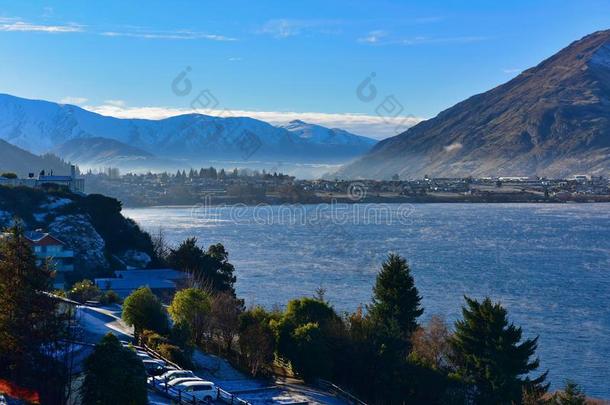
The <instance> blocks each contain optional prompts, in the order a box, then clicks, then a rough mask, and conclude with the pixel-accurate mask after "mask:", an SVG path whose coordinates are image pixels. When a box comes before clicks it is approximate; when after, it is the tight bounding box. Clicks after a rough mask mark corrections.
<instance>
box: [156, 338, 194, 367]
mask: <svg viewBox="0 0 610 405" xmlns="http://www.w3.org/2000/svg"><path fill="white" fill-rule="evenodd" d="M156 351H157V353H159V354H160V355H161V356H162V357H164V358H166V359H167V360H169V361H171V362H172V363H176V364H178V365H179V366H180V367H184V368H192V366H193V363H192V362H191V359H190V357H189V356H188V355H186V354H185V353H184V351H183V350H182V349H181V348H179V347H178V346H176V345H172V344H169V343H161V344H160V345H159V346H158V347H157V349H156Z"/></svg>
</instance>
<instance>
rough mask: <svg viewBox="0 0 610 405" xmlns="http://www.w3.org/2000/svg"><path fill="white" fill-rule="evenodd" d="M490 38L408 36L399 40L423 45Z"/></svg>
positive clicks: (469, 41)
mask: <svg viewBox="0 0 610 405" xmlns="http://www.w3.org/2000/svg"><path fill="white" fill-rule="evenodd" d="M487 39H489V38H487V37H482V36H455V37H436V38H435V37H415V38H406V39H401V40H399V41H398V43H399V44H402V45H422V44H449V43H455V44H468V43H471V42H480V41H485V40H487Z"/></svg>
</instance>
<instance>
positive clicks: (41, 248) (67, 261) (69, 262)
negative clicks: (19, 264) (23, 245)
mask: <svg viewBox="0 0 610 405" xmlns="http://www.w3.org/2000/svg"><path fill="white" fill-rule="evenodd" d="M24 236H25V238H26V240H27V241H28V243H29V244H30V246H31V247H32V251H33V252H34V256H36V264H37V265H39V266H40V265H41V264H42V263H43V262H44V261H45V260H49V261H50V262H51V264H52V265H53V268H54V270H55V271H56V274H55V280H54V282H53V287H55V288H60V289H61V288H64V283H65V280H64V275H65V273H66V272H69V271H73V270H74V251H73V250H71V249H69V248H68V246H67V245H66V244H65V243H64V242H62V241H61V240H59V239H58V238H56V237H55V236H53V235H51V234H50V233H47V232H43V231H42V230H41V229H37V230H35V231H28V232H25V234H24Z"/></svg>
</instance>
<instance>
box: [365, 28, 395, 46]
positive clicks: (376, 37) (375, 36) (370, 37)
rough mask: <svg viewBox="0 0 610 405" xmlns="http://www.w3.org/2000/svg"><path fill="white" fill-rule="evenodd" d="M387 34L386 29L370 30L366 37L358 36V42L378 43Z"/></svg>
mask: <svg viewBox="0 0 610 405" xmlns="http://www.w3.org/2000/svg"><path fill="white" fill-rule="evenodd" d="M387 36H388V33H387V32H385V31H382V30H375V31H370V32H369V33H368V34H367V35H366V36H365V37H363V38H358V42H365V43H369V44H376V43H378V42H379V41H380V40H382V39H383V38H385V37H387Z"/></svg>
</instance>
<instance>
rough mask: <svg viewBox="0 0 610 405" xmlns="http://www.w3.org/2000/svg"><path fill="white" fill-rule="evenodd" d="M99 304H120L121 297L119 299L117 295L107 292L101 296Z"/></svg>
mask: <svg viewBox="0 0 610 405" xmlns="http://www.w3.org/2000/svg"><path fill="white" fill-rule="evenodd" d="M100 302H101V303H102V304H104V305H108V304H120V303H121V297H119V294H117V293H115V292H114V291H112V290H108V291H106V292H105V293H104V294H102V296H101V297H100Z"/></svg>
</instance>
